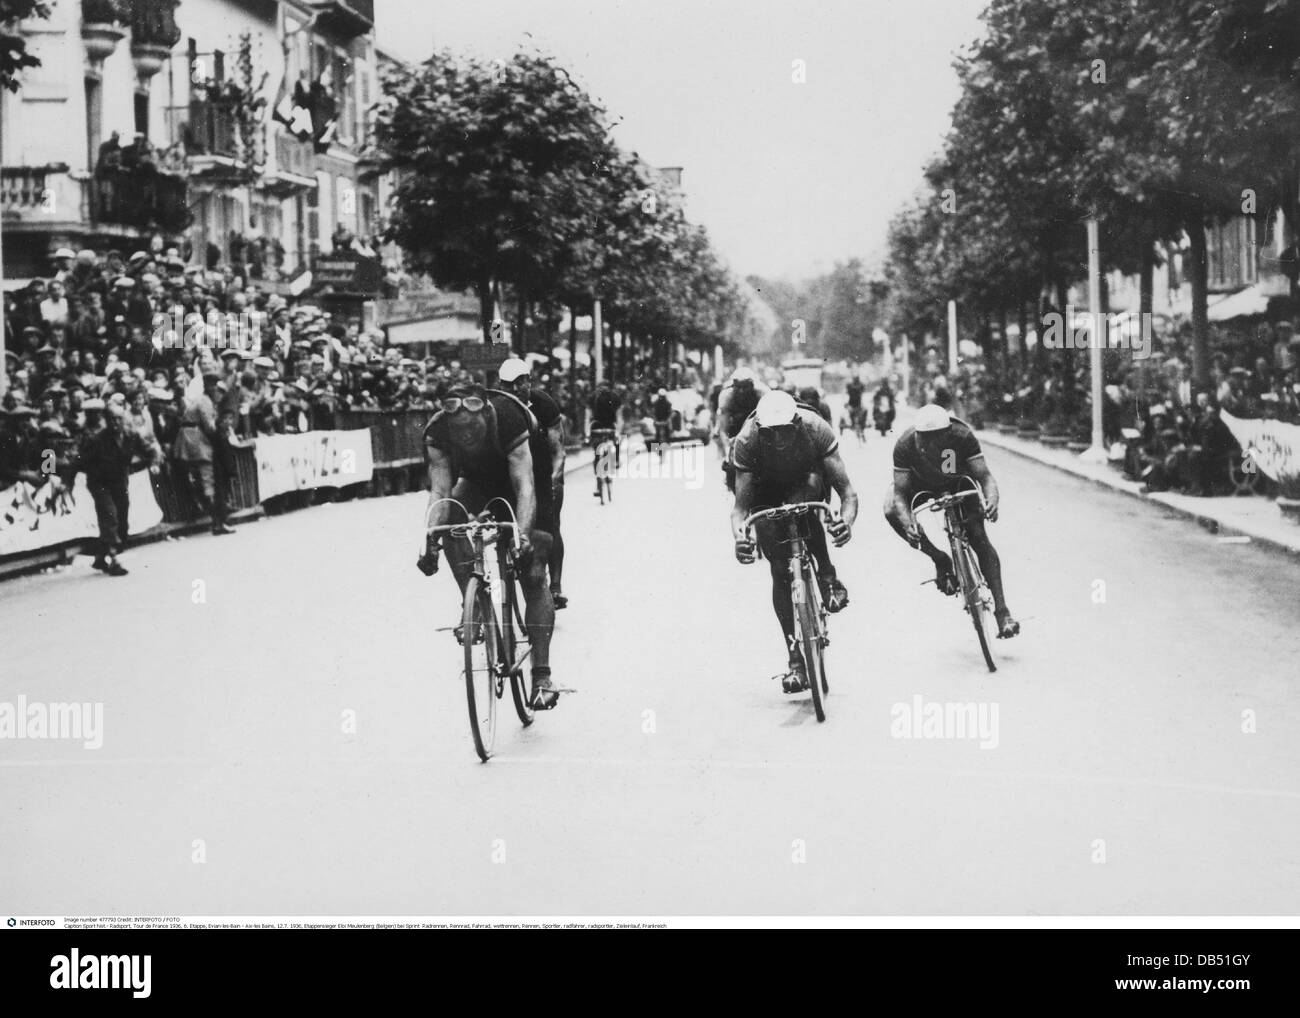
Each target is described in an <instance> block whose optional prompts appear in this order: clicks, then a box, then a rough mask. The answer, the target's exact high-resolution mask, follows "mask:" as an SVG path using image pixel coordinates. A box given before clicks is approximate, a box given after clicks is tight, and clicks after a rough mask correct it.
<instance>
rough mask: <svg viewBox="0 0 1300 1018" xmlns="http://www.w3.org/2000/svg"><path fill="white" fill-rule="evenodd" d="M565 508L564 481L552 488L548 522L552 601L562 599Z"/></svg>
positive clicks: (558, 603)
mask: <svg viewBox="0 0 1300 1018" xmlns="http://www.w3.org/2000/svg"><path fill="white" fill-rule="evenodd" d="M563 508H564V481H563V480H561V481H560V482H559V483H558V484H555V485H553V486H552V489H551V505H550V512H549V514H548V515H549V516H550V519H549V520H548V523H549V527H548V528H547V531H548V532H549V533H550V535H551V553H550V561H549V563H548V564H549V565H550V568H551V597H552V599H553V600H554V599H562V598H563V597H564V595H563V594H562V593H561V590H562V589H563V585H562V583H561V577H562V576H563V574H564V538H563V536H561V534H560V510H562V509H563ZM564 603H565V602H564V601H563V600H556V604H557V606H558V605H562V604H564Z"/></svg>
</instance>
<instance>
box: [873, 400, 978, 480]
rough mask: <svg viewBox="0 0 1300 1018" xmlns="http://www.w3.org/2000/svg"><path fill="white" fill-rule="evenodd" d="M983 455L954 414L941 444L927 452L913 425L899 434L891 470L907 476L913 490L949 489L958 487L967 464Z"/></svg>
mask: <svg viewBox="0 0 1300 1018" xmlns="http://www.w3.org/2000/svg"><path fill="white" fill-rule="evenodd" d="M983 455H984V451H983V450H982V449H981V448H980V442H979V439H978V438H976V437H975V432H974V431H972V430H971V427H970V425H969V424H967V423H966V422H965V421H963V420H960V419H959V418H957V417H954V418H953V419H952V425H951V427H949V429H948V434H947V436H946V439H945V441H944V443H943V445H942V446H941V447H940V448H939V449H938V450H937V451H935V452H934V453H932V454H930V455H927V454H926V452H925V450H924V449H922V448H921V442H920V439H919V438H918V437H917V431H916V428H908V429H907V430H906V431H904V432H903V433H902V434H901V435H899V436H898V441H897V442H895V443H894V469H895V470H906V471H907V472H908V473H909V474H910V475H911V479H912V484H913V490H914V491H935V492H945V491H952V490H954V489H956V488H957V487H959V483H958V482H959V481H960V480H961V477H962V475H964V474H969V473H970V464H971V463H972V462H973V461H974V460H977V459H980V458H981V457H983Z"/></svg>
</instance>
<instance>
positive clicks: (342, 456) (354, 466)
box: [254, 428, 375, 501]
mask: <svg viewBox="0 0 1300 1018" xmlns="http://www.w3.org/2000/svg"><path fill="white" fill-rule="evenodd" d="M254 452H255V454H256V456H257V494H258V497H259V498H260V499H261V500H262V501H266V499H268V498H274V497H275V496H276V495H283V494H285V493H286V492H289V491H303V490H306V489H308V488H342V487H345V486H347V485H349V484H360V483H362V482H364V481H369V480H370V478H371V477H372V476H373V474H374V472H375V463H374V457H373V456H372V455H371V451H370V429H369V428H359V429H357V430H356V431H307V432H304V433H302V434H301V435H271V436H269V437H264V438H259V439H258V440H257V448H256V449H255V450H254Z"/></svg>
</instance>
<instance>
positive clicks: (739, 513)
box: [731, 470, 754, 541]
mask: <svg viewBox="0 0 1300 1018" xmlns="http://www.w3.org/2000/svg"><path fill="white" fill-rule="evenodd" d="M753 502H754V475H753V474H751V473H750V472H749V471H748V470H737V471H736V501H735V504H734V505H732V507H731V534H732V536H733V537H734V538H735V539H736V540H737V541H739V540H740V539H741V538H743V537H744V536H745V517H746V516H748V515H749V514H750V513H751V512H752V511H753V509H752V506H753Z"/></svg>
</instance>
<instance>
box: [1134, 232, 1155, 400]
mask: <svg viewBox="0 0 1300 1018" xmlns="http://www.w3.org/2000/svg"><path fill="white" fill-rule="evenodd" d="M1155 274H1156V242H1155V239H1154V238H1153V237H1150V236H1148V237H1144V238H1143V241H1142V267H1141V268H1140V269H1139V270H1138V328H1139V329H1146V327H1147V324H1146V323H1147V322H1149V321H1151V307H1152V305H1153V304H1154V303H1155ZM1150 335H1151V336H1152V337H1153V338H1154V335H1155V333H1154V332H1152V333H1150ZM1135 363H1136V365H1137V392H1136V393H1134V398H1135V400H1136V401H1137V402H1139V403H1145V401H1146V391H1147V362H1146V361H1145V360H1138V361H1136V362H1135Z"/></svg>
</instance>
